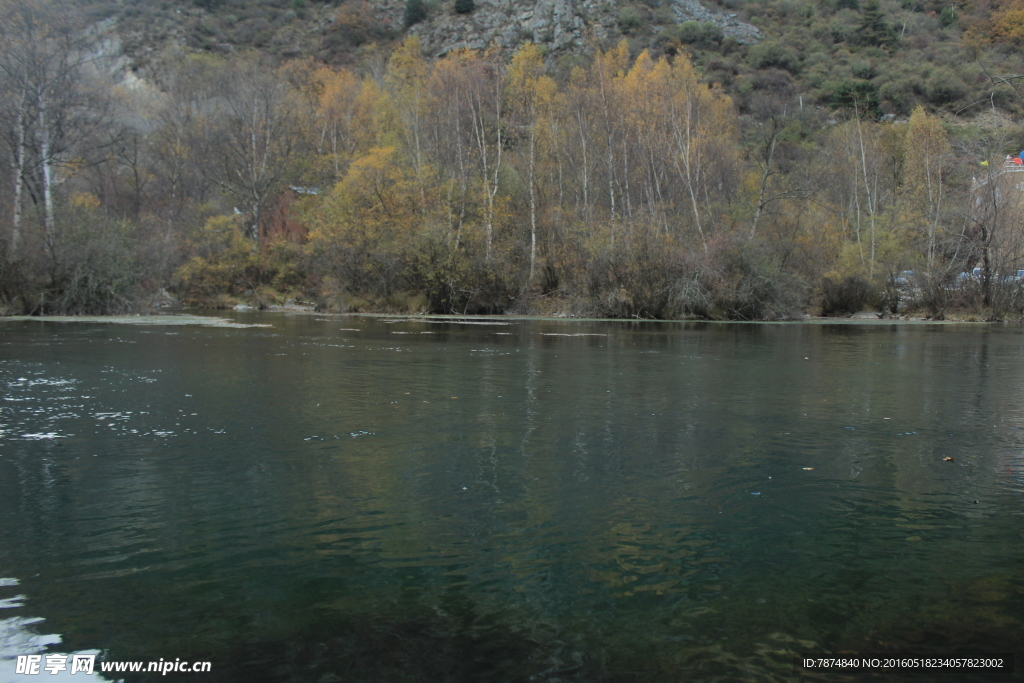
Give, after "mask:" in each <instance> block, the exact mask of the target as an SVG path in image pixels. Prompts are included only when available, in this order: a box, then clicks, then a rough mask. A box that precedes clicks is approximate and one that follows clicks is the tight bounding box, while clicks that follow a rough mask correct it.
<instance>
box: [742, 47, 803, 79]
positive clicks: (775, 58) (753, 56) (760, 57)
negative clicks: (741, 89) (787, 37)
mask: <svg viewBox="0 0 1024 683" xmlns="http://www.w3.org/2000/svg"><path fill="white" fill-rule="evenodd" d="M748 61H749V63H750V65H751V66H752V67H754V68H755V69H767V68H770V67H775V68H778V69H783V70H785V71H788V72H790V73H792V74H795V73H797V72H798V71H799V70H800V56H799V55H798V54H797V53H796V51H795V50H793V49H791V48H789V47H787V46H785V45H783V44H782V43H780V42H778V41H774V40H769V41H765V42H763V43H761V44H760V45H755V46H754V47H752V48H751V49H750V52H749V56H748Z"/></svg>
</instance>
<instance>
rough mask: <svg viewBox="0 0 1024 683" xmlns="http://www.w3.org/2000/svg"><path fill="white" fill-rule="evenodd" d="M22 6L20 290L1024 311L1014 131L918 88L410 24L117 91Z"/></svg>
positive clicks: (13, 216)
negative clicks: (821, 88)
mask: <svg viewBox="0 0 1024 683" xmlns="http://www.w3.org/2000/svg"><path fill="white" fill-rule="evenodd" d="M2 14H3V15H4V17H5V20H4V22H3V24H2V25H0V79H2V80H0V126H2V130H3V141H4V145H5V153H6V154H7V158H8V159H9V162H10V163H8V164H6V165H5V166H4V168H5V171H4V173H5V175H4V177H3V184H2V191H0V202H2V207H0V208H2V223H0V228H2V235H3V240H2V249H3V255H2V256H3V257H2V259H0V262H2V266H0V297H2V302H3V306H4V307H5V308H6V310H7V311H8V312H21V311H27V312H31V313H44V312H45V313H102V312H119V311H128V310H133V309H135V308H138V307H140V306H145V305H147V302H149V301H151V300H152V296H153V294H154V293H155V292H157V291H158V290H160V289H161V288H164V287H169V288H170V291H171V292H172V293H173V294H175V295H177V296H178V297H179V298H181V299H183V300H184V301H186V302H187V303H189V304H192V305H204V306H225V305H233V304H234V303H236V302H246V303H250V304H252V305H257V306H261V305H266V304H271V303H280V302H281V300H283V299H287V298H298V299H303V300H311V301H315V302H316V303H317V305H318V306H319V307H321V308H322V309H324V310H330V311H353V310H363V311H403V312H406V311H431V312H439V313H499V312H519V313H531V312H533V313H567V314H574V315H581V316H582V315H588V316H615V317H650V318H660V317H683V316H693V317H707V318H731V319H759V318H777V317H786V316H789V315H791V314H793V313H794V312H798V311H803V310H813V311H821V312H824V313H826V314H840V313H843V312H850V311H855V310H858V309H860V308H862V307H866V306H876V307H879V308H884V309H886V310H889V311H893V312H895V311H897V310H899V309H900V308H901V307H902V308H904V309H905V308H908V307H916V308H918V309H920V310H922V311H925V312H927V313H928V314H929V315H932V316H942V315H944V314H945V313H946V312H947V311H949V310H951V309H962V310H967V311H975V312H983V314H985V315H992V316H997V317H1002V316H1006V315H1010V314H1014V313H1019V312H1020V310H1021V308H1022V299H1021V298H1020V297H1018V279H1017V278H1016V277H1015V274H1016V272H1017V269H1018V268H1024V262H1022V257H1024V243H1022V241H1021V237H1022V236H1024V231H1022V221H1021V207H1020V203H1021V202H1020V198H1021V197H1024V192H1022V189H1021V188H1024V184H1021V183H1018V182H1015V181H1014V177H1015V173H1014V172H1013V170H1012V167H1011V170H1010V171H1006V172H1004V155H1005V153H1006V152H1007V151H1010V150H1009V149H1007V143H1006V142H1005V140H1004V139H1000V138H999V137H998V136H996V135H986V134H984V133H982V132H979V133H977V134H976V135H974V136H973V137H972V138H970V139H969V140H967V141H966V142H958V143H957V144H956V145H953V144H951V143H950V141H949V139H948V136H947V132H946V129H945V128H944V126H943V125H942V123H941V122H940V120H939V119H937V118H936V117H934V116H931V115H929V114H927V113H926V112H925V111H924V110H923V109H920V108H918V109H917V110H915V111H914V112H913V114H912V115H911V116H910V118H909V121H905V122H894V121H887V122H879V121H877V120H876V117H877V110H876V108H877V103H874V102H872V100H871V98H870V94H869V93H868V94H865V93H861V92H859V91H858V90H857V89H856V88H854V87H851V88H850V89H849V92H844V93H841V95H842V97H840V98H838V100H837V108H836V109H835V110H834V111H826V110H823V109H820V108H812V107H810V106H808V107H806V108H805V107H803V106H802V102H801V101H800V100H799V99H798V98H796V99H790V98H788V97H785V96H783V95H781V94H778V95H773V94H771V93H770V92H768V93H761V94H760V95H759V97H758V98H757V99H755V100H754V101H753V102H752V104H751V105H750V106H749V111H750V113H749V114H745V115H744V116H742V117H741V116H739V114H738V113H737V111H736V108H735V107H734V106H733V104H732V102H731V100H730V98H729V97H727V96H726V95H725V94H724V93H722V92H721V91H720V90H719V89H718V88H717V87H715V86H710V85H708V84H706V83H705V82H703V80H702V77H701V74H699V73H697V72H696V71H695V70H694V68H693V66H692V65H691V63H690V61H689V60H688V59H687V57H686V56H685V55H684V54H682V53H679V54H677V55H675V56H674V57H665V58H662V59H659V60H653V59H652V58H651V57H650V56H649V55H648V53H647V52H641V53H640V54H638V55H636V56H633V55H631V54H630V51H629V49H628V47H627V44H626V43H625V42H623V43H622V44H620V45H619V46H617V47H615V48H612V49H609V50H605V51H602V50H599V49H595V50H594V52H593V54H592V56H591V58H590V59H589V60H587V61H586V62H584V63H581V65H580V66H578V67H577V68H575V69H574V70H573V71H572V72H571V75H570V76H568V77H566V78H563V79H559V80H555V79H553V78H552V77H550V76H549V75H548V74H547V71H546V69H545V60H544V55H543V53H542V51H541V49H540V48H538V47H536V46H533V45H530V44H524V45H523V46H522V47H520V48H519V50H518V51H517V52H515V54H514V55H513V56H512V57H511V59H504V58H503V57H502V55H500V54H499V53H497V52H483V53H481V52H458V53H455V54H450V55H448V56H447V57H445V58H443V59H441V60H438V61H435V62H431V61H427V60H425V59H424V58H423V56H422V54H421V51H420V49H419V44H418V43H417V41H416V39H415V38H414V37H410V38H409V39H407V40H406V41H405V42H404V44H402V45H401V46H400V47H398V48H397V49H396V50H395V51H394V52H393V53H392V54H390V55H389V56H388V57H387V58H386V59H384V58H380V59H377V60H369V61H368V62H367V63H366V64H365V68H363V69H362V70H361V71H360V72H355V71H349V70H345V69H340V68H330V67H327V66H323V65H319V64H316V63H314V62H312V61H294V62H290V63H286V64H284V65H281V66H278V65H272V64H270V63H269V62H268V61H266V60H265V59H264V58H261V57H260V56H259V55H256V54H243V55H238V56H234V57H232V58H222V57H212V56H197V55H181V56H179V57H176V58H173V59H168V60H167V62H166V64H167V65H166V67H165V68H164V69H163V70H162V71H161V72H160V73H159V74H157V75H156V76H155V77H154V79H153V82H152V83H150V82H134V83H130V82H123V83H120V84H117V85H115V84H113V83H112V82H111V81H110V78H111V77H110V72H109V70H108V69H106V68H105V67H104V65H103V64H102V59H101V57H100V56H98V55H100V54H101V53H100V52H98V51H97V49H96V36H93V35H92V34H90V33H89V32H88V31H83V30H82V27H81V26H80V25H78V24H76V23H75V21H74V17H73V16H72V15H71V14H69V13H67V12H60V11H57V9H56V6H54V5H47V4H45V3H41V2H28V1H27V0H18V1H11V0H4V2H3V7H2ZM1020 177H1021V178H1022V179H1024V174H1021V176H1020ZM974 268H980V269H981V270H980V271H979V272H978V274H977V275H976V276H973V277H969V278H964V277H962V276H961V273H963V272H965V271H969V270H972V269H974ZM907 271H912V273H908V272H907Z"/></svg>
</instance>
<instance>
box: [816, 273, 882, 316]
mask: <svg viewBox="0 0 1024 683" xmlns="http://www.w3.org/2000/svg"><path fill="white" fill-rule="evenodd" d="M871 297H872V290H871V285H870V284H868V282H867V280H865V279H864V278H861V277H858V276H856V275H854V276H850V277H845V278H841V279H839V278H828V277H826V278H825V280H824V281H823V282H822V284H821V314H822V315H826V316H834V315H850V314H852V313H856V312H858V311H861V310H863V309H864V307H865V306H867V304H868V302H869V301H870V300H871Z"/></svg>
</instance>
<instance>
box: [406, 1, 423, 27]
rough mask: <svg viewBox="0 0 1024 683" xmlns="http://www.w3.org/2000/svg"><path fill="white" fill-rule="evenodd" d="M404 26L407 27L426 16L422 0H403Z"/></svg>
mask: <svg viewBox="0 0 1024 683" xmlns="http://www.w3.org/2000/svg"><path fill="white" fill-rule="evenodd" d="M404 16H405V27H406V28H409V27H410V26H413V25H415V24H418V23H420V22H421V21H423V20H424V19H426V18H427V5H426V3H424V2H423V0H405V15H404Z"/></svg>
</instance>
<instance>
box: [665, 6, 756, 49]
mask: <svg viewBox="0 0 1024 683" xmlns="http://www.w3.org/2000/svg"><path fill="white" fill-rule="evenodd" d="M672 12H673V13H674V14H675V15H676V22H678V23H680V24H681V23H683V22H684V21H710V22H711V23H712V24H716V25H718V26H719V27H721V29H722V33H723V34H725V37H726V38H735V39H736V42H738V43H740V44H742V45H753V44H754V43H757V42H758V41H760V40H761V38H763V37H764V35H763V34H762V33H761V30H760V29H758V28H757V27H756V26H752V25H751V24H745V23H743V22H742V21H738V20H737V19H736V15H735V14H725V13H724V12H713V11H711V10H709V9H708V8H707V7H705V6H704V5H702V4H700V3H699V2H697V0H673V1H672Z"/></svg>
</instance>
